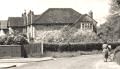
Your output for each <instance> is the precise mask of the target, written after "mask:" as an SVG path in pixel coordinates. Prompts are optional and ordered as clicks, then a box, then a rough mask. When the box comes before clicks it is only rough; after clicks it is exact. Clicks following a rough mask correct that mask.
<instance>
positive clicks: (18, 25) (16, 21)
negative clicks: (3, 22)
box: [7, 17, 26, 33]
mask: <svg viewBox="0 0 120 69" xmlns="http://www.w3.org/2000/svg"><path fill="white" fill-rule="evenodd" d="M7 26H8V28H10V29H12V30H13V31H16V32H19V33H26V24H25V23H24V18H23V17H9V18H8V21H7Z"/></svg>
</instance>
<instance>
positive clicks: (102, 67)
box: [0, 55, 120, 69]
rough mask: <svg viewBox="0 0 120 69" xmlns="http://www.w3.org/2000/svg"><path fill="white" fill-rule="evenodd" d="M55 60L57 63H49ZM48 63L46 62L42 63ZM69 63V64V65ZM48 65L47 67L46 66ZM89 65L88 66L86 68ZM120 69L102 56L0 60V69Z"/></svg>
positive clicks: (119, 66)
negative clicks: (105, 60)
mask: <svg viewBox="0 0 120 69" xmlns="http://www.w3.org/2000/svg"><path fill="white" fill-rule="evenodd" d="M48 60H55V61H48ZM41 61H46V62H41ZM68 62H69V63H68ZM46 65H47V66H46ZM86 65H87V66H86ZM7 68H10V69H120V65H118V64H117V63H116V62H104V61H103V60H102V56H101V55H85V56H78V57H70V58H56V59H54V58H52V57H43V58H15V59H0V69H7Z"/></svg>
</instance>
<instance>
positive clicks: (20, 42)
mask: <svg viewBox="0 0 120 69" xmlns="http://www.w3.org/2000/svg"><path fill="white" fill-rule="evenodd" d="M14 43H15V44H18V45H23V44H28V41H27V40H26V37H25V36H24V35H22V34H19V35H17V36H14Z"/></svg>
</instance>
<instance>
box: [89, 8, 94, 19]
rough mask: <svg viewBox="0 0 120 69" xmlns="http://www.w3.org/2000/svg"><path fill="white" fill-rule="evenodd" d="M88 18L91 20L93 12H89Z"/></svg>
mask: <svg viewBox="0 0 120 69" xmlns="http://www.w3.org/2000/svg"><path fill="white" fill-rule="evenodd" d="M89 16H90V17H91V18H93V12H92V11H91V10H90V11H89Z"/></svg>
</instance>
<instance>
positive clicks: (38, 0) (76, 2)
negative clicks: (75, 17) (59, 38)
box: [0, 0, 110, 25]
mask: <svg viewBox="0 0 120 69" xmlns="http://www.w3.org/2000/svg"><path fill="white" fill-rule="evenodd" d="M109 3H110V0H0V20H7V19H8V17H17V16H21V15H22V13H23V12H24V11H25V10H26V12H29V10H32V11H34V14H42V13H43V12H44V11H45V10H47V9H48V8H73V9H74V10H76V11H78V12H79V13H82V14H86V13H88V12H89V11H90V10H92V11H93V18H94V19H95V20H96V21H97V22H98V25H100V24H102V23H104V22H105V18H106V17H107V15H109V8H110V5H109Z"/></svg>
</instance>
